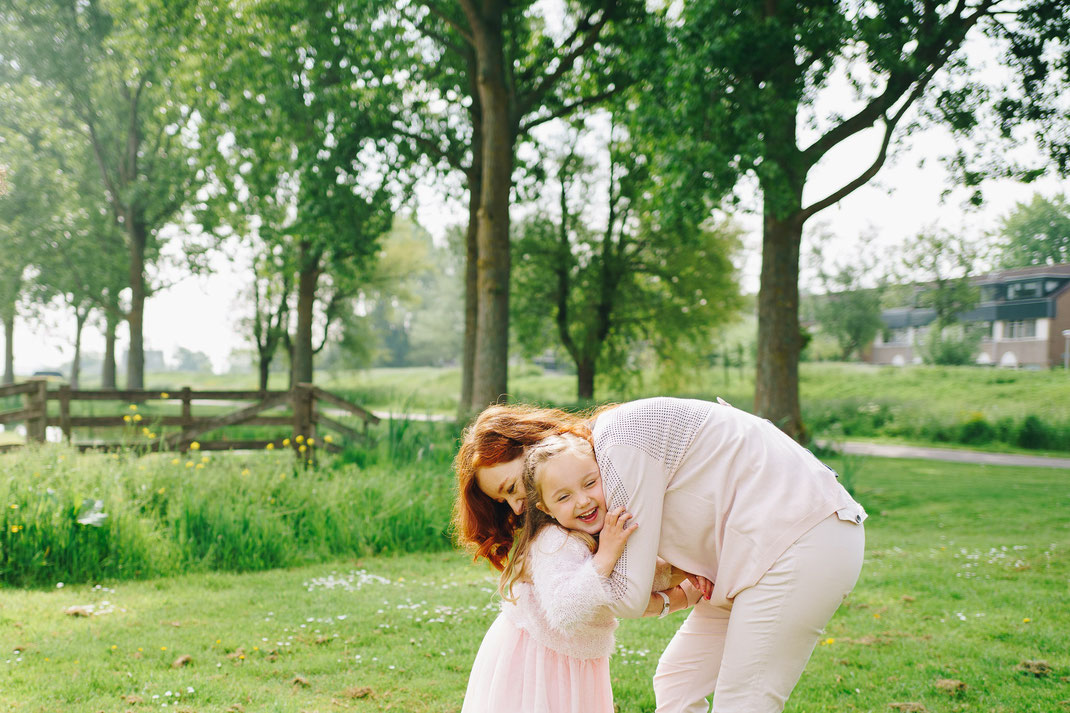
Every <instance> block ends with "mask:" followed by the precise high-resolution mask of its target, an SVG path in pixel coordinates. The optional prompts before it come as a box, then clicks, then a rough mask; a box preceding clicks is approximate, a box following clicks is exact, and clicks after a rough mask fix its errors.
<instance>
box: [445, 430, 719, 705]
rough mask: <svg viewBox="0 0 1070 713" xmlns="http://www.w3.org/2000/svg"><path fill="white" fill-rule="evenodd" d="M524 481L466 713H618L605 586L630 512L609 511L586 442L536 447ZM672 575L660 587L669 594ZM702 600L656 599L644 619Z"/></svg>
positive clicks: (571, 438)
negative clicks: (497, 605) (498, 607)
mask: <svg viewBox="0 0 1070 713" xmlns="http://www.w3.org/2000/svg"><path fill="white" fill-rule="evenodd" d="M522 477H523V481H524V489H525V492H526V493H527V502H526V504H525V505H526V506H525V508H524V522H523V525H522V527H521V529H520V531H519V534H518V536H517V541H516V546H515V548H514V550H513V555H512V557H510V558H509V560H508V562H507V564H506V566H505V569H504V571H503V572H502V577H501V582H500V584H499V592H500V593H501V594H502V597H503V599H504V601H503V602H502V613H501V614H500V615H499V616H498V618H497V619H496V620H495V621H494V623H493V624H492V625H491V627H490V629H489V630H488V631H487V634H486V636H485V637H484V638H483V643H482V644H481V645H480V647H479V652H478V653H477V654H476V660H475V663H474V664H473V665H472V674H471V676H470V677H469V679H468V690H467V692H466V693H465V698H464V707H463V708H462V709H461V713H613V691H612V688H611V687H610V681H609V655H610V653H612V651H613V631H614V629H616V627H617V621H616V618H615V617H614V616H613V614H612V613H611V612H610V610H609V604H610V603H611V602H612V597H611V593H610V590H609V579H608V578H609V575H610V574H611V573H612V571H613V568H614V566H615V565H616V564H617V560H618V559H620V556H621V553H622V552H623V550H624V544H625V543H626V542H627V541H628V538H629V537H630V536H631V534H632V533H633V532H635V530H636V528H637V527H638V524H637V523H629V520H630V517H631V516H630V515H628V513H626V512H624V511H623V508H618V509H616V510H613V511H612V512H608V511H607V509H606V498H605V495H604V493H603V491H602V478H601V475H600V473H599V471H598V465H597V464H596V463H595V460H594V450H593V448H592V447H591V444H590V443H589V442H588V441H587V440H585V439H583V438H580V437H579V436H576V435H573V434H571V433H563V434H560V435H555V436H550V437H548V438H545V439H544V440H542V441H540V442H539V443H538V444H537V445H536V446H532V447H531V448H529V449H528V452H527V456H526V459H525V462H524V469H523V476H522ZM663 570H667V567H665V568H663ZM667 575H668V572H664V571H663V573H662V576H661V577H660V579H662V580H663V581H662V582H660V583H659V582H657V581H656V582H655V586H660V587H668V585H669V582H668V581H666V580H668V576H667ZM702 586H704V587H709V586H710V585H709V583H708V582H706V581H705V580H703V581H702ZM699 596H700V592H699V590H698V589H696V588H695V587H693V586H692V585H691V584H690V582H683V583H681V584H680V585H677V586H674V587H672V588H671V589H669V591H667V592H666V591H658V592H654V593H651V595H650V603H649V605H648V606H647V612H646V615H660V616H664V615H665V614H667V613H669V612H670V611H676V610H678V609H683V608H686V607H688V606H692V605H693V604H694V603H695V602H696V601H697V600H698V598H699Z"/></svg>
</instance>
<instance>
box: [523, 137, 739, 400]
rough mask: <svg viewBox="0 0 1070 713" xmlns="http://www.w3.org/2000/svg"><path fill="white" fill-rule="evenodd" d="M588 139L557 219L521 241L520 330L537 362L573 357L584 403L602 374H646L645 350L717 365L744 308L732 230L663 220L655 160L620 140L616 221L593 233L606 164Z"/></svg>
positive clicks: (542, 214)
mask: <svg viewBox="0 0 1070 713" xmlns="http://www.w3.org/2000/svg"><path fill="white" fill-rule="evenodd" d="M580 135H581V134H580V133H575V134H574V135H573V137H572V141H573V145H572V146H570V147H567V148H566V149H565V150H564V153H563V154H562V155H561V156H559V157H558V161H557V175H556V177H555V178H556V180H555V181H553V182H550V181H548V182H547V183H548V185H550V186H553V190H554V191H555V192H556V194H557V198H556V200H555V202H556V203H557V213H558V214H557V216H556V219H553V218H549V217H547V215H548V214H551V213H548V211H547V208H548V206H544V207H543V210H540V211H539V213H536V214H534V215H532V216H531V217H529V218H528V219H527V220H526V221H525V222H523V223H521V225H520V226H518V228H517V230H516V233H517V239H516V240H515V247H514V253H515V257H514V263H515V266H514V270H513V287H512V312H513V319H512V321H513V323H514V329H515V332H516V338H517V342H518V344H519V345H520V346H521V348H522V349H523V351H524V352H525V353H526V354H528V355H529V356H534V355H537V354H539V353H540V352H541V351H543V350H545V349H546V348H547V347H553V348H559V349H561V350H563V351H564V352H565V353H566V354H567V355H568V357H569V359H571V361H572V362H573V364H574V365H575V368H576V372H577V376H578V389H577V397H578V398H591V397H593V388H592V387H593V383H594V375H595V372H596V371H597V372H599V373H604V374H606V375H607V376H609V377H611V378H613V377H618V376H620V375H622V374H627V373H628V372H635V371H638V370H640V369H641V368H642V367H643V366H644V356H645V355H643V354H642V349H641V347H645V348H649V349H651V350H652V351H653V352H654V354H656V356H657V359H658V360H659V361H660V362H661V363H662V364H672V363H680V364H687V363H691V364H694V363H696V362H699V361H700V360H702V359H703V357H706V356H707V355H708V352H709V342H710V338H711V336H712V335H713V334H714V331H715V330H716V328H717V327H719V326H723V325H725V324H726V323H728V322H730V321H731V320H732V319H733V318H734V317H735V316H736V313H737V311H738V309H739V307H740V305H741V299H740V297H739V287H738V284H737V283H736V274H735V269H734V267H733V266H732V262H731V260H732V257H733V256H734V254H735V253H736V252H737V251H738V249H739V245H740V231H739V228H738V227H737V226H735V225H734V224H733V223H732V222H731V221H729V220H722V221H720V222H714V221H712V220H709V221H706V222H701V221H700V222H692V221H686V220H682V219H666V218H664V217H662V216H661V215H660V214H659V212H658V210H657V204H656V202H655V201H656V198H654V197H655V196H656V195H657V186H658V185H659V183H660V181H659V179H658V177H655V176H652V175H651V173H650V169H649V167H650V163H651V161H650V157H649V156H647V155H645V154H644V153H643V152H642V150H641V148H640V147H639V145H638V143H637V142H636V141H634V140H630V139H628V138H627V137H624V136H621V135H620V134H618V132H615V131H613V130H612V129H611V131H610V139H609V145H608V149H609V150H608V154H609V156H608V158H609V163H610V168H609V176H610V178H609V185H608V193H609V201H608V206H607V214H608V216H609V217H608V219H607V221H606V223H605V224H604V225H598V226H594V225H590V224H589V223H588V222H587V221H586V220H585V219H584V216H583V212H584V208H585V206H586V204H588V203H589V202H590V191H589V188H588V186H589V184H590V183H591V182H592V181H593V172H594V168H593V166H594V164H595V163H596V161H597V157H596V156H583V155H581V154H580V153H579V152H578V150H577V148H576V145H577V144H578V142H579V139H580ZM671 217H672V218H679V216H678V215H677V214H672V216H671Z"/></svg>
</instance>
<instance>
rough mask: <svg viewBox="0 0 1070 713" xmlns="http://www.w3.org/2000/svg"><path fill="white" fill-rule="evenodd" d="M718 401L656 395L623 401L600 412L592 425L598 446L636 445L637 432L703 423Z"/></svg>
mask: <svg viewBox="0 0 1070 713" xmlns="http://www.w3.org/2000/svg"><path fill="white" fill-rule="evenodd" d="M715 406H716V404H714V403H712V402H709V401H701V400H699V399H681V398H676V397H672V396H655V397H652V398H646V399H636V400H635V401H629V402H627V403H623V404H621V405H620V406H617V407H616V408H613V409H609V410H607V411H605V412H604V413H601V414H599V415H598V418H597V420H596V421H595V423H594V427H593V428H592V438H593V440H594V442H595V447H596V448H599V447H605V446H607V445H611V444H613V443H622V444H629V443H631V444H634V443H635V442H636V441H635V437H636V435H637V434H639V435H642V434H650V433H652V432H659V433H660V432H663V431H666V430H679V429H680V427H681V426H683V425H685V424H686V425H692V423H694V424H698V423H701V422H702V421H704V420H705V419H706V417H707V416H708V415H709V413H710V410H711V409H712V408H714V407H715Z"/></svg>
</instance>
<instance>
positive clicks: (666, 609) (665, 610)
mask: <svg viewBox="0 0 1070 713" xmlns="http://www.w3.org/2000/svg"><path fill="white" fill-rule="evenodd" d="M654 594H657V595H658V596H660V597H661V598H662V601H663V603H662V605H661V613H660V614H658V618H659V619H664V618H665V617H666V616H668V614H669V595H668V594H666V593H665V592H654Z"/></svg>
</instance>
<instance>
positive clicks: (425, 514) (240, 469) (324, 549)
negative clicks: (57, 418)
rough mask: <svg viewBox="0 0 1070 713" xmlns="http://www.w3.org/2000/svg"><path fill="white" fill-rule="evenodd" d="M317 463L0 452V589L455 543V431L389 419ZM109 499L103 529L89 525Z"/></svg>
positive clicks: (277, 457)
mask: <svg viewBox="0 0 1070 713" xmlns="http://www.w3.org/2000/svg"><path fill="white" fill-rule="evenodd" d="M380 428H383V429H385V433H384V434H382V435H378V436H376V437H375V441H374V442H373V444H372V445H371V446H370V447H367V448H365V449H361V450H349V451H347V452H346V454H344V456H343V457H341V458H339V459H337V460H335V459H332V458H330V457H327V456H321V457H322V458H323V460H322V461H321V463H320V464H319V465H318V466H317V467H309V468H303V467H298V466H297V465H296V464H295V462H294V460H293V457H292V456H291V455H290V454H288V453H286V452H281V451H279V452H274V453H262V454H246V455H233V454H223V455H215V456H200V455H197V454H195V453H191V454H187V455H180V454H175V455H171V454H161V455H158V456H157V455H147V456H143V457H140V458H138V457H136V456H134V455H132V454H123V455H119V456H109V455H85V456H80V455H77V454H76V453H75V452H74V451H72V450H69V449H66V448H61V447H58V446H48V447H43V448H37V449H30V450H23V451H20V452H18V453H15V454H9V455H4V456H0V458H3V460H4V470H5V473H6V474H8V476H9V477H8V478H7V479H5V481H4V482H3V483H0V502H2V503H3V511H2V512H0V525H2V526H3V530H2V531H0V583H4V584H9V585H16V586H50V585H53V584H54V583H55V582H56V581H62V582H67V583H70V582H87V581H99V580H101V579H141V578H145V577H150V576H159V575H170V574H175V573H178V572H181V571H214V570H221V571H237V572H241V571H254V570H261V569H269V568H274V567H284V566H292V565H296V564H300V563H305V562H311V561H320V560H323V559H326V558H331V557H340V556H360V555H366V554H373V553H395V554H396V553H400V552H412V551H428V550H440V549H445V548H447V547H448V546H449V540H448V538H447V535H446V527H447V525H448V522H449V517H450V514H449V513H450V486H451V482H450V479H449V478H448V477H446V474H447V473H448V472H449V463H450V458H451V450H452V449H451V446H452V444H453V439H454V437H455V434H454V432H453V427H452V425H440V424H427V423H420V422H410V421H407V420H405V421H396V420H391V421H389V422H388V423H387V424H384V425H383V426H380ZM97 500H99V501H101V504H102V508H101V510H102V512H103V513H105V514H106V515H107V517H105V518H103V520H102V521H101V522H100V524H99V525H94V524H81V523H79V522H78V518H79V517H81V516H83V515H84V514H86V513H87V512H88V511H87V507H89V505H88V504H91V503H93V502H94V501H97Z"/></svg>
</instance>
